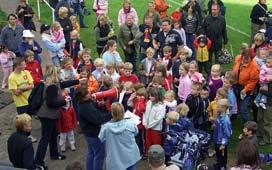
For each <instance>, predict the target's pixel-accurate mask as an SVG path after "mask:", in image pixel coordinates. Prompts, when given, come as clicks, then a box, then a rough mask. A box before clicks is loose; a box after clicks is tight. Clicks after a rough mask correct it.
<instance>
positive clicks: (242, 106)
mask: <svg viewBox="0 0 272 170" xmlns="http://www.w3.org/2000/svg"><path fill="white" fill-rule="evenodd" d="M249 99H250V95H247V96H246V97H245V98H244V100H241V99H238V113H241V115H242V118H243V120H244V122H247V121H248V120H249V114H248V103H249Z"/></svg>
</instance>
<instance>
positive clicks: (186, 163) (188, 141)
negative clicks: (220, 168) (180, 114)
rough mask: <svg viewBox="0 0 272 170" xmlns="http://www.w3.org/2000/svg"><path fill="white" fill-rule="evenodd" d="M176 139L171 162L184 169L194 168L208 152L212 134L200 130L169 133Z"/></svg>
mask: <svg viewBox="0 0 272 170" xmlns="http://www.w3.org/2000/svg"><path fill="white" fill-rule="evenodd" d="M168 134H169V135H170V136H171V137H172V138H174V139H175V141H176V143H175V146H174V147H175V149H173V150H172V151H173V152H172V153H171V160H170V163H172V164H175V165H177V166H179V167H181V168H182V169H183V170H194V169H196V167H197V165H198V164H199V163H200V161H201V160H204V159H205V157H206V154H207V153H208V148H209V141H210V138H211V137H210V134H208V133H206V132H204V131H201V130H198V129H190V130H182V131H181V132H175V133H171V132H169V133H168Z"/></svg>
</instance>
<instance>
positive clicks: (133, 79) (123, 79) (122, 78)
mask: <svg viewBox="0 0 272 170" xmlns="http://www.w3.org/2000/svg"><path fill="white" fill-rule="evenodd" d="M127 81H131V82H132V83H133V84H135V83H139V79H138V77H137V76H136V75H135V74H131V75H130V76H128V77H127V76H126V75H125V74H122V75H121V76H120V78H119V82H120V84H122V83H124V82H127Z"/></svg>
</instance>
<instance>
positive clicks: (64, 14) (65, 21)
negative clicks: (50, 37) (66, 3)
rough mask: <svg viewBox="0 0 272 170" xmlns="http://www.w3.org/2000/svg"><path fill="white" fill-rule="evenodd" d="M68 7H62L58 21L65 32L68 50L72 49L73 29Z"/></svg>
mask: <svg viewBox="0 0 272 170" xmlns="http://www.w3.org/2000/svg"><path fill="white" fill-rule="evenodd" d="M68 12H69V11H68V8H66V7H60V9H59V18H58V19H57V21H58V22H59V23H60V25H61V27H62V29H63V34H64V38H65V41H66V42H65V49H66V50H67V51H69V50H70V45H69V44H70V33H71V31H72V30H73V26H72V23H71V20H70V19H69V17H68V16H69V15H68Z"/></svg>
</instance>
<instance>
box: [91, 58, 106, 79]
mask: <svg viewBox="0 0 272 170" xmlns="http://www.w3.org/2000/svg"><path fill="white" fill-rule="evenodd" d="M103 64H104V62H103V60H102V58H96V59H95V60H94V66H95V70H94V71H93V72H92V75H93V76H94V77H95V78H96V80H97V81H98V82H99V84H101V82H102V77H103V75H105V72H104V70H103Z"/></svg>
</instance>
